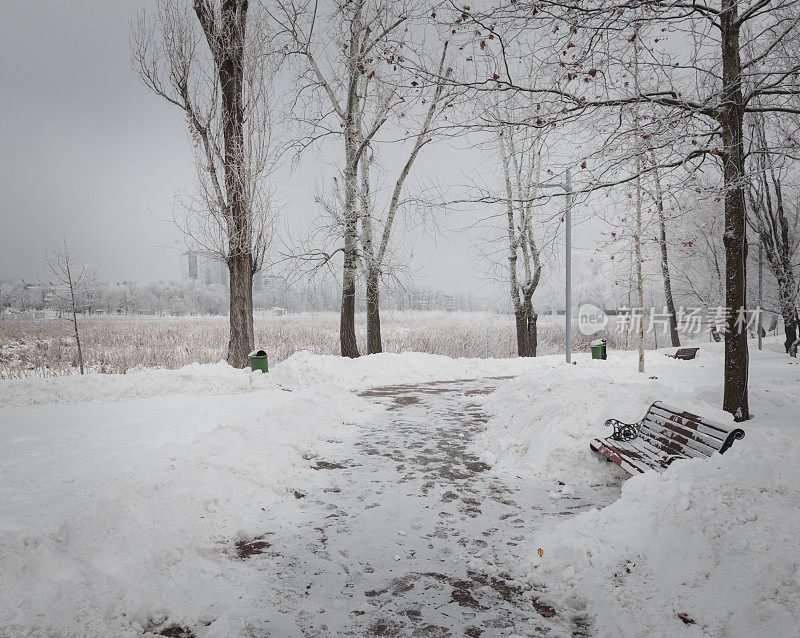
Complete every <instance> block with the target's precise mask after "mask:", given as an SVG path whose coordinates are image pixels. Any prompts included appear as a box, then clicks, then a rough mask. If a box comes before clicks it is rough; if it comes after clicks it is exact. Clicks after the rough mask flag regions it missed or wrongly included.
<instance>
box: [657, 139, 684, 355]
mask: <svg viewBox="0 0 800 638" xmlns="http://www.w3.org/2000/svg"><path fill="white" fill-rule="evenodd" d="M653 166H656V162H655V154H653ZM653 177H654V178H655V183H656V211H657V212H658V225H659V238H658V243H659V246H660V248H661V275H662V278H663V279H664V299H665V300H666V302H667V312H668V313H669V336H670V339H671V340H672V347H673V348H678V347H680V345H681V340H680V336H679V335H678V316H677V314H676V313H675V300H674V299H673V298H672V279H671V278H670V275H669V253H668V252H667V223H666V220H665V219H664V196H663V194H662V192H661V178H660V177H659V175H658V169H656V170H654V171H653Z"/></svg>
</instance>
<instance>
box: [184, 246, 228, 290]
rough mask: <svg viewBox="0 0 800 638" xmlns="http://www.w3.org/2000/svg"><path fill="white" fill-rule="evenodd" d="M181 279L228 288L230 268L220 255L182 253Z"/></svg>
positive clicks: (198, 252) (195, 251)
mask: <svg viewBox="0 0 800 638" xmlns="http://www.w3.org/2000/svg"><path fill="white" fill-rule="evenodd" d="M181 279H183V280H184V281H187V280H188V281H193V282H195V283H198V284H203V285H206V286H210V285H219V286H226V287H227V286H228V267H227V266H226V265H225V263H224V262H223V261H222V260H221V259H220V257H219V255H217V254H215V253H212V252H208V251H200V250H187V251H185V252H183V253H181Z"/></svg>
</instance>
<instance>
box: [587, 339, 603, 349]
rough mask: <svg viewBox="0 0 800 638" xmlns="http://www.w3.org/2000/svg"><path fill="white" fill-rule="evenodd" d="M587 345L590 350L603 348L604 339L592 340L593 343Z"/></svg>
mask: <svg viewBox="0 0 800 638" xmlns="http://www.w3.org/2000/svg"><path fill="white" fill-rule="evenodd" d="M589 345H590V346H591V347H592V348H595V347H597V346H604V345H606V340H605V339H595V340H594V341H592V343H590V344H589Z"/></svg>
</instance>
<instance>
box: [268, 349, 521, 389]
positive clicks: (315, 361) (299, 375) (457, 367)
mask: <svg viewBox="0 0 800 638" xmlns="http://www.w3.org/2000/svg"><path fill="white" fill-rule="evenodd" d="M533 369H535V361H532V360H526V359H517V358H515V359H452V358H450V357H445V356H443V355H436V354H426V353H424V352H404V353H402V354H394V353H383V354H371V355H368V356H363V357H359V358H358V359H347V358H342V357H336V356H333V355H314V354H311V353H310V352H307V351H305V350H304V351H302V352H298V353H296V354H294V355H292V356H291V357H289V358H288V359H286V361H283V362H281V363H279V364H278V365H277V366H275V374H276V377H277V378H279V379H280V380H281V382H283V383H296V382H298V381H299V380H315V381H326V382H330V383H336V384H338V385H340V386H341V387H343V388H346V389H348V390H363V389H366V388H371V387H377V386H385V385H402V384H407V383H424V382H426V381H443V380H444V381H452V380H457V379H477V378H480V377H492V376H511V375H516V374H520V373H521V372H525V371H528V370H533Z"/></svg>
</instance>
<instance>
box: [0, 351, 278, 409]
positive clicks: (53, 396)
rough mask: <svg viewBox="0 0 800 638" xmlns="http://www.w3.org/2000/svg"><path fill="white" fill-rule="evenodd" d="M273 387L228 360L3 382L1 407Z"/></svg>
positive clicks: (271, 380) (269, 380)
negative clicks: (175, 366)
mask: <svg viewBox="0 0 800 638" xmlns="http://www.w3.org/2000/svg"><path fill="white" fill-rule="evenodd" d="M269 387H273V388H274V387H275V379H274V378H272V377H269V376H266V375H263V374H262V373H260V372H257V373H255V374H250V372H249V371H247V370H238V369H236V368H232V367H231V366H229V365H228V364H227V363H225V362H224V361H220V362H219V363H213V364H204V365H201V364H199V363H192V364H190V365H187V366H184V367H183V368H180V369H178V370H142V371H141V372H134V373H131V374H97V373H95V374H87V375H83V376H81V375H69V376H62V377H47V378H27V379H15V380H10V381H3V382H2V383H0V407H6V406H14V405H45V404H50V403H83V402H87V401H106V402H111V401H125V400H129V399H143V398H147V397H156V396H168V395H173V394H215V395H221V394H238V393H242V392H252V391H254V390H259V389H264V388H269Z"/></svg>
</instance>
